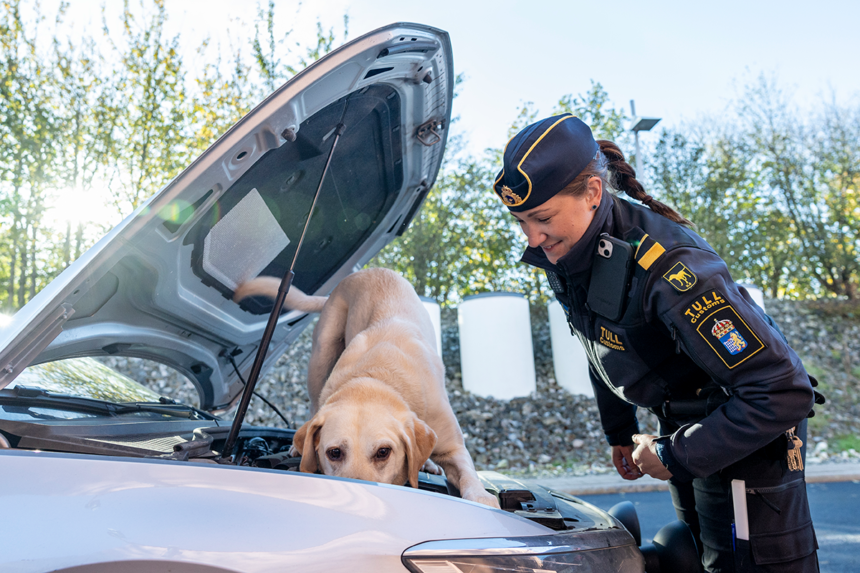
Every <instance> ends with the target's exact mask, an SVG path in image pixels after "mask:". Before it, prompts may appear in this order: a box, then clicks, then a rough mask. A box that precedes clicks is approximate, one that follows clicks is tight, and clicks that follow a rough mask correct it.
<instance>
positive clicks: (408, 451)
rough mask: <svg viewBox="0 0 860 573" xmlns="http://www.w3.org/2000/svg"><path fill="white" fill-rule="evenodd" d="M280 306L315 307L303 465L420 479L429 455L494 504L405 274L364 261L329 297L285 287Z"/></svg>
mask: <svg viewBox="0 0 860 573" xmlns="http://www.w3.org/2000/svg"><path fill="white" fill-rule="evenodd" d="M279 284H280V280H279V279H276V278H272V277H259V278H256V279H254V280H251V281H249V282H247V283H245V284H243V285H241V286H240V287H239V288H238V289H237V291H236V293H235V296H234V300H241V299H243V298H245V297H248V296H253V295H263V296H268V297H271V298H274V297H275V296H276V294H277V289H278V285H279ZM285 306H286V307H287V308H292V309H297V310H301V311H304V312H321V315H320V318H319V322H318V323H317V325H316V328H315V329H314V334H313V350H312V352H311V359H310V363H309V365H308V394H309V396H310V399H311V413H312V414H313V416H312V418H311V419H310V420H309V421H308V422H307V423H305V424H304V425H303V426H302V427H301V428H299V429H298V431H297V432H296V434H295V437H294V438H293V447H294V448H295V450H297V452H300V453H301V455H302V461H301V466H300V469H301V470H302V471H303V472H311V473H313V472H316V471H317V470H318V469H319V470H321V471H322V473H324V474H327V475H334V476H341V477H348V478H356V479H362V480H368V481H375V482H381V483H391V484H397V485H403V484H404V483H406V481H407V480H408V481H409V483H410V484H411V485H412V487H417V486H418V472H419V470H421V469H422V467H423V468H424V469H425V470H427V471H432V472H433V473H440V472H439V469H438V467H437V466H436V465H435V464H434V462H435V463H436V464H439V466H441V467H442V468H443V469H444V470H445V474H446V475H447V477H448V479H449V480H450V481H451V483H452V484H453V485H454V486H456V487H457V488H458V489H459V490H460V494H461V495H462V496H463V498H464V499H468V500H471V501H476V502H479V503H483V504H485V505H489V506H492V507H499V504H498V501H497V500H496V497H495V496H493V495H491V494H489V493H487V491H486V490H485V489H484V488H483V486H482V485H481V482H480V479H479V478H478V474H477V473H476V472H475V466H474V464H473V463H472V458H471V456H470V455H469V452H468V451H467V450H466V445H465V442H464V440H463V433H462V431H461V430H460V425H459V424H458V423H457V418H456V417H455V416H454V411H453V410H452V409H451V404H450V403H449V402H448V395H447V394H446V393H445V375H444V367H443V365H442V361H441V360H440V359H439V356H438V354H437V353H436V337H435V334H434V331H433V325H432V324H431V322H430V317H429V315H428V313H427V311H426V310H425V309H424V307H423V305H422V304H421V300H420V299H419V298H418V295H417V294H415V290H414V289H413V288H412V286H411V285H410V284H409V283H408V282H406V280H404V279H403V278H402V277H400V275H398V274H397V273H395V272H393V271H390V270H388V269H379V268H377V269H367V270H363V271H359V272H357V273H354V274H352V275H350V276H348V277H346V278H345V279H343V280H342V281H341V282H340V284H338V286H337V287H336V288H335V289H334V291H332V293H331V296H329V297H319V296H308V295H306V294H304V293H302V292H301V291H299V290H298V289H295V288H291V289H290V292H289V293H288V295H287V300H286V302H285ZM428 458H429V459H428ZM431 460H432V461H431Z"/></svg>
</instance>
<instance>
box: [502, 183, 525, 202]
mask: <svg viewBox="0 0 860 573" xmlns="http://www.w3.org/2000/svg"><path fill="white" fill-rule="evenodd" d="M500 195H501V196H502V201H504V202H505V203H507V204H508V205H514V206H516V205H519V204H520V203H522V202H523V200H522V199H521V198H520V196H519V195H517V194H516V193H514V192H513V191H511V188H510V187H508V186H507V185H502V191H501V193H500Z"/></svg>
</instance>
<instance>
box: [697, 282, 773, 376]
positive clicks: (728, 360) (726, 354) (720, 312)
mask: <svg viewBox="0 0 860 573" xmlns="http://www.w3.org/2000/svg"><path fill="white" fill-rule="evenodd" d="M703 299H704V300H703ZM705 301H709V302H710V306H709V307H708V308H705V306H708V305H707V304H705ZM697 305H701V308H702V310H697V308H698V306H697ZM691 311H692V313H691ZM684 315H685V316H686V317H687V318H689V319H690V322H691V323H693V324H697V325H698V326H696V332H698V333H699V335H700V336H701V337H702V338H704V339H705V342H707V343H708V346H710V347H711V349H712V350H713V351H714V352H716V353H717V356H719V357H720V360H722V361H723V364H725V365H726V367H727V368H728V369H729V370H731V369H732V368H734V367H735V366H737V365H738V364H741V363H742V362H745V361H746V360H747V359H749V358H752V357H753V356H754V355H755V354H757V353H758V352H759V351H760V350H762V349H764V348H766V347H767V345H766V344H765V343H764V342H762V341H761V339H760V338H759V337H758V336H756V333H755V332H753V330H752V329H751V328H750V327H749V325H747V323H746V322H744V319H742V318H741V317H740V315H738V313H737V311H736V310H735V309H734V307H733V306H732V305H731V304H729V303H727V302H726V300H725V297H723V296H722V295H721V294H720V293H719V292H718V291H712V292H711V293H710V294H709V295H704V296H702V297H699V299H698V300H697V301H696V302H694V303H693V305H692V306H690V308H688V309H687V311H686V312H685V313H684Z"/></svg>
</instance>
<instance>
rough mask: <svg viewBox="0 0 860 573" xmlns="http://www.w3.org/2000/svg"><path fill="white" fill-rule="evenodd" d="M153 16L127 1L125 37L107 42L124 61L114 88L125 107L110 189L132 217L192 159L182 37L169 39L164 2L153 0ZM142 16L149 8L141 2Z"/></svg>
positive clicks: (120, 207) (116, 134)
mask: <svg viewBox="0 0 860 573" xmlns="http://www.w3.org/2000/svg"><path fill="white" fill-rule="evenodd" d="M152 8H153V9H154V11H153V14H152V15H151V16H150V17H148V18H147V17H145V16H140V15H136V14H135V13H134V11H133V10H132V9H131V7H130V5H129V0H124V3H123V14H122V17H121V20H120V22H121V25H122V34H121V37H120V39H119V40H118V41H114V40H113V38H112V37H111V34H110V30H109V27H108V24H107V22H104V24H103V27H104V31H105V35H106V37H107V38H108V39H109V40H110V44H111V46H112V48H113V50H114V52H115V55H116V56H117V59H118V61H119V66H118V69H117V70H116V71H115V78H113V79H112V81H113V82H114V85H113V88H114V89H115V90H116V91H117V92H118V93H120V94H122V98H123V106H122V109H121V112H120V114H119V117H118V119H117V122H116V124H115V127H114V130H113V134H112V144H111V147H110V153H111V157H112V168H111V169H110V170H109V171H108V173H107V176H108V185H109V189H110V191H111V194H112V198H113V199H112V200H113V203H114V206H115V207H116V208H117V210H118V211H119V212H120V213H128V212H129V211H130V210H131V209H134V208H136V207H137V206H138V205H140V203H141V202H143V200H144V199H146V198H147V197H149V196H150V195H152V194H153V193H154V192H156V191H158V190H159V189H160V188H161V187H162V186H163V185H164V184H165V183H167V182H168V181H169V180H170V179H171V178H172V177H173V176H175V175H176V173H177V172H178V171H179V170H180V169H181V168H183V167H184V166H185V165H187V164H188V163H189V161H190V159H192V158H193V150H192V149H190V148H189V146H188V138H187V136H188V127H189V125H190V123H191V122H190V112H191V109H192V108H191V105H190V102H189V100H188V97H187V94H186V91H187V88H186V83H185V70H184V69H183V66H182V58H181V57H180V55H179V37H178V36H174V37H172V38H168V37H166V36H165V33H166V32H165V23H166V21H167V13H166V10H165V7H164V0H152ZM141 12H145V5H144V4H143V3H142V2H141Z"/></svg>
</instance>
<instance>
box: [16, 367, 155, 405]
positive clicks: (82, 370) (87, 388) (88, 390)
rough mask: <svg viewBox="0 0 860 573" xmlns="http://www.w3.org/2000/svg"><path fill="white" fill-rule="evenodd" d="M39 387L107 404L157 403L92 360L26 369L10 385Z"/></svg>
mask: <svg viewBox="0 0 860 573" xmlns="http://www.w3.org/2000/svg"><path fill="white" fill-rule="evenodd" d="M15 386H26V387H28V388H40V389H42V390H45V391H47V392H52V393H54V394H68V395H70V396H79V397H81V398H92V399H95V400H105V401H108V402H115V403H124V402H158V399H159V397H160V396H159V395H158V394H156V393H155V392H153V391H152V390H150V389H149V388H146V387H145V386H142V385H140V384H138V383H137V382H135V381H134V380H132V379H131V378H129V377H127V376H123V375H122V374H120V373H119V372H116V371H114V370H111V369H110V368H108V367H107V366H105V365H104V364H102V363H100V362H97V361H96V360H93V359H92V358H69V359H67V360H57V361H56V362H48V363H45V364H38V365H36V366H29V367H28V368H26V369H25V370H24V371H23V372H22V373H21V374H20V376H18V378H16V379H15V381H14V382H12V384H11V385H10V386H9V388H14V387H15Z"/></svg>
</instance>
